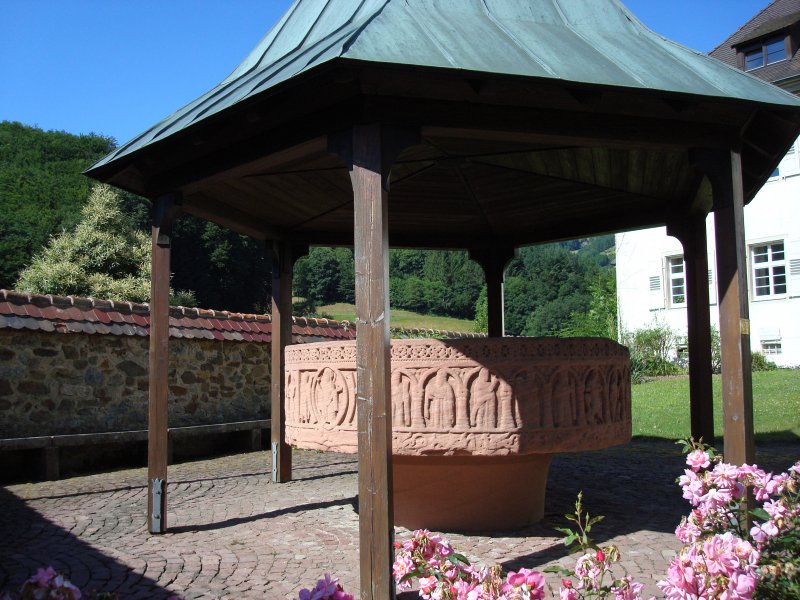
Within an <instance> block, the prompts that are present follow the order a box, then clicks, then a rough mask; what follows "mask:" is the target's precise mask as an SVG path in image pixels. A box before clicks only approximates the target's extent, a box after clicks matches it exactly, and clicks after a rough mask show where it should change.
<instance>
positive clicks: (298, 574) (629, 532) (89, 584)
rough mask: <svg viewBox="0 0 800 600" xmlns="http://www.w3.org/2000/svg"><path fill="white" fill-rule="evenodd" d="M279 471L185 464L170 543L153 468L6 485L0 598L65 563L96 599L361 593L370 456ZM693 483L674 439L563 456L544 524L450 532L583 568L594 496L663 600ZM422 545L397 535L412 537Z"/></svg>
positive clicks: (542, 562) (463, 544)
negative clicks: (157, 523) (580, 504)
mask: <svg viewBox="0 0 800 600" xmlns="http://www.w3.org/2000/svg"><path fill="white" fill-rule="evenodd" d="M798 456H800V443H794V444H784V445H777V444H776V445H771V446H767V447H765V448H760V449H759V455H758V457H757V462H758V463H759V465H762V466H765V467H766V468H768V469H772V470H775V469H779V470H783V469H785V468H786V467H788V466H789V465H790V464H791V462H793V461H794V460H796V458H797V457H798ZM269 462H270V453H265V452H257V453H248V454H239V455H234V456H226V457H220V458H215V459H210V460H203V461H196V462H192V463H184V464H179V465H174V466H171V467H170V469H169V485H168V491H169V494H168V501H169V506H168V510H167V515H168V522H169V524H170V527H171V528H172V529H171V530H170V532H169V533H167V534H165V535H160V536H156V535H150V534H149V533H148V532H147V530H146V523H145V518H144V511H145V510H146V501H147V497H146V492H147V490H146V487H145V486H144V485H143V483H144V482H145V481H146V476H147V475H146V471H145V470H144V469H131V470H124V471H116V472H112V473H101V474H96V475H89V476H83V477H76V478H71V479H63V480H59V481H51V482H42V483H35V484H22V485H14V486H8V487H5V488H0V589H16V588H18V587H19V585H20V584H21V582H22V581H24V580H25V579H26V578H27V577H29V576H30V575H32V574H33V573H35V571H36V569H37V568H38V567H41V566H46V565H47V564H52V565H53V566H54V567H56V568H58V569H60V570H62V571H63V572H64V573H65V574H66V575H67V576H68V577H71V578H74V579H75V580H76V581H79V582H80V584H81V585H82V586H83V588H84V589H86V590H90V589H95V590H97V591H116V592H118V593H119V594H120V596H121V598H125V599H127V598H153V599H165V598H167V597H169V596H170V595H172V594H179V595H180V596H181V597H182V598H186V599H189V598H236V599H239V598H260V599H262V600H263V599H268V600H272V599H279V598H292V599H296V598H297V592H298V590H299V589H300V588H302V587H311V586H312V585H313V584H314V583H315V582H316V580H317V579H318V578H319V577H320V576H321V575H322V574H323V572H325V571H328V572H331V573H333V574H334V575H335V576H338V577H339V578H340V580H341V581H342V583H343V584H344V585H345V587H346V589H347V590H348V591H350V592H351V593H354V594H357V592H358V586H359V582H358V575H359V568H358V515H357V514H356V513H355V512H354V508H353V507H354V504H355V499H356V494H357V487H358V486H357V484H358V481H357V460H356V457H354V456H349V455H342V454H325V453H318V452H306V451H295V452H294V474H295V477H296V478H295V480H294V481H291V482H289V483H285V484H274V483H272V482H271V481H270V472H271V467H270V464H269ZM680 472H682V457H681V456H680V455H679V454H678V448H677V447H676V446H674V445H673V444H670V443H665V442H663V443H660V442H643V441H636V442H632V443H631V444H628V445H626V446H623V447H619V448H613V449H609V450H604V451H600V452H587V453H581V454H565V455H559V456H556V457H555V458H554V460H553V464H552V466H551V469H550V478H549V482H548V492H547V504H546V507H545V519H544V520H543V521H542V522H541V523H539V524H537V525H534V526H531V527H527V528H525V529H522V530H519V531H515V532H511V533H509V532H480V533H478V534H474V535H467V534H463V533H458V532H443V533H444V535H445V536H446V537H447V538H448V539H449V540H450V541H451V543H452V544H453V545H454V546H455V547H456V548H457V549H458V550H459V551H461V552H462V553H463V554H465V555H466V556H468V557H470V559H472V560H474V561H476V562H478V563H482V564H486V563H487V562H490V561H498V562H500V563H501V564H503V565H504V566H505V567H506V568H509V569H518V568H519V567H522V566H525V567H529V568H543V567H544V566H546V565H549V564H556V563H558V564H562V565H566V566H571V565H572V564H574V562H573V561H574V558H575V557H574V556H569V555H568V553H567V549H566V548H565V547H564V545H563V544H562V543H561V539H560V534H558V533H557V532H556V531H555V530H554V527H558V526H562V525H564V524H565V522H564V519H563V515H564V513H568V512H572V509H573V505H574V502H575V497H576V495H577V493H578V491H581V490H582V491H583V493H584V505H585V507H586V508H587V509H588V510H589V512H590V513H592V514H604V515H606V519H605V520H604V521H603V522H602V523H600V524H599V525H597V526H596V528H595V529H594V530H593V534H594V537H595V540H596V541H597V542H598V543H601V544H608V543H613V544H616V545H617V546H618V547H619V548H620V550H621V552H622V557H623V561H622V562H621V563H620V565H619V572H620V574H623V573H625V574H629V575H631V576H633V577H634V578H635V579H637V580H640V581H642V582H644V583H646V592H647V593H648V594H657V593H658V589H657V588H656V586H655V583H656V581H658V580H659V579H661V578H662V577H663V576H664V574H665V572H666V568H667V565H668V564H669V560H670V559H671V557H672V556H673V555H674V553H675V552H676V551H677V549H678V548H679V544H678V542H677V540H676V539H675V536H674V530H675V526H676V525H677V524H678V522H679V520H680V517H681V516H682V515H683V514H684V513H685V512H687V508H688V505H686V504H685V501H683V500H682V499H681V494H680V491H679V490H678V488H677V486H676V485H675V483H674V480H675V477H676V476H677V475H678V474H680ZM487 510H497V511H501V510H502V506H496V507H493V506H487ZM409 536H410V532H408V531H407V530H405V529H403V528H397V531H396V537H397V539H398V540H403V539H407V538H408V537H409ZM549 582H550V584H551V585H557V582H558V578H551V579H549Z"/></svg>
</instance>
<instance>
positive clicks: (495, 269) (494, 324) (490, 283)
mask: <svg viewBox="0 0 800 600" xmlns="http://www.w3.org/2000/svg"><path fill="white" fill-rule="evenodd" d="M469 257H470V259H472V260H474V261H475V262H477V263H478V264H479V265H480V266H481V268H483V274H484V276H485V277H486V305H487V306H486V309H487V310H486V312H487V317H488V319H487V321H488V323H487V325H488V330H489V331H488V334H489V337H503V335H504V334H505V331H504V330H503V329H504V327H503V324H504V321H503V308H504V307H503V279H504V273H505V270H506V266H507V265H508V263H509V261H510V260H511V259H512V258H514V248H513V247H512V246H491V247H478V248H470V251H469Z"/></svg>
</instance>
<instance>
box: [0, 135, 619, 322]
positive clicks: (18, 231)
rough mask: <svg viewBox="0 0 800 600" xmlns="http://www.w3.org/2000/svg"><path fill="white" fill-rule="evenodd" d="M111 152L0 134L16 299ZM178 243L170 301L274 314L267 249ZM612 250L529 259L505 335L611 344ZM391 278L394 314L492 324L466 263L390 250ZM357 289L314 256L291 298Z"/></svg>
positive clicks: (515, 283)
mask: <svg viewBox="0 0 800 600" xmlns="http://www.w3.org/2000/svg"><path fill="white" fill-rule="evenodd" d="M113 147H114V141H113V140H112V139H111V138H107V137H104V136H102V135H82V136H75V135H71V134H68V133H64V132H57V131H42V130H41V129H38V128H35V127H28V126H25V125H21V124H19V123H10V122H3V123H0V287H5V288H14V287H15V286H16V284H17V281H18V278H19V274H20V272H21V271H22V269H23V268H24V267H26V266H28V265H30V264H31V263H32V262H33V259H34V257H35V256H37V255H40V254H42V253H43V251H44V248H45V246H46V245H47V242H48V240H49V239H50V238H51V237H54V236H56V235H58V234H61V233H62V232H64V231H72V230H73V228H75V227H76V225H77V223H78V220H79V218H80V216H81V209H82V208H83V207H84V205H85V204H86V202H87V200H88V198H89V191H90V188H91V185H92V181H91V180H89V179H88V178H87V177H85V176H84V175H82V171H83V170H84V169H85V168H86V167H88V166H89V165H91V164H92V163H93V162H94V161H95V160H97V159H99V158H100V157H102V156H103V155H104V154H106V153H107V152H109V151H110V150H111V149H112V148H113ZM119 201H120V202H121V210H122V212H123V213H124V217H125V219H128V220H129V222H130V224H131V226H132V227H133V228H134V229H138V230H140V231H141V232H144V233H147V234H148V235H149V206H150V205H149V202H148V201H147V200H145V199H143V198H139V197H137V196H135V195H132V194H128V193H124V192H122V193H120V194H119ZM84 218H89V217H88V216H85V217H84ZM85 228H86V227H85V226H84V230H85ZM67 237H69V236H67ZM173 240H174V242H173V251H172V270H173V273H174V276H173V279H172V287H173V289H175V290H185V291H187V292H190V293H193V294H194V297H195V298H196V301H197V304H198V305H199V306H202V307H205V308H215V309H225V310H232V311H245V312H260V311H268V310H269V308H270V306H269V292H270V267H269V264H268V262H267V260H266V254H265V252H264V246H263V244H262V243H261V242H257V241H255V240H253V239H250V238H247V237H244V236H240V235H237V234H235V233H232V232H230V231H228V230H225V229H222V228H220V227H218V226H216V225H214V224H211V223H207V222H204V221H200V220H197V219H194V218H192V217H188V216H185V217H183V218H181V219H180V220H179V221H178V223H177V224H176V226H175V233H174V237H173ZM613 244H614V240H613V236H604V237H600V238H594V239H592V240H574V241H571V242H562V243H557V244H548V245H542V246H532V247H527V248H521V249H520V250H519V252H518V256H517V258H515V259H514V260H513V261H512V262H511V263H510V264H509V266H508V269H507V271H506V284H505V306H506V316H505V326H506V333H507V334H509V335H557V334H572V335H589V334H594V335H608V333H606V332H607V331H608V330H609V328H613V325H614V322H615V319H614V315H615V313H616V309H615V304H614V303H615V297H614V271H613V267H612V266H611V264H610V261H611V258H613V256H612V257H610V256H609V252H612V253H613ZM51 262H52V261H51ZM39 264H40V265H47V264H50V263H48V262H47V261H44V262H40V263H39ZM62 268H64V267H63V265H62ZM45 270H46V269H45ZM44 275H45V276H43V275H42V274H40V275H39V279H40V280H47V279H48V278H47V277H46V274H44ZM390 277H391V298H390V301H391V304H392V306H393V307H395V308H400V309H406V310H410V311H415V312H419V313H425V314H435V315H443V316H452V317H458V318H462V319H470V320H471V319H476V318H477V321H478V323H479V324H480V323H481V322H482V319H485V286H484V277H483V271H482V270H481V268H480V267H479V266H478V265H477V264H476V263H474V262H472V261H470V260H469V259H468V257H467V253H466V252H434V251H426V250H392V251H391V254H390ZM354 278H355V275H354V266H353V252H352V250H351V249H349V248H312V249H311V252H310V254H309V256H308V257H306V258H303V259H301V260H300V261H298V263H297V265H296V267H295V289H294V294H295V296H297V297H300V298H302V299H303V300H304V302H303V304H304V306H303V308H304V309H305V311H306V312H307V313H308V312H310V313H313V311H314V306H320V305H324V304H331V303H337V302H344V303H352V302H354V297H355V294H354V285H355V282H354ZM51 279H52V278H51ZM67 287H68V286H67ZM56 289H57V290H58V291H53V292H51V293H63V290H64V289H66V288H65V287H64V285H63V282H61V284H60V285H59V286H58V287H57V288H56ZM109 289H110V288H109ZM116 289H124V287H122V288H116ZM75 293H79V292H75ZM190 296H191V294H189V295H187V296H184V297H190ZM476 309H477V315H476Z"/></svg>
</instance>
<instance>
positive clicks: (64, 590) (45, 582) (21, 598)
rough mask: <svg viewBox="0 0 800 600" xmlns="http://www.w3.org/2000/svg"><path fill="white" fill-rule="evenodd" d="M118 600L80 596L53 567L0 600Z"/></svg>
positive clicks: (98, 594) (112, 595)
mask: <svg viewBox="0 0 800 600" xmlns="http://www.w3.org/2000/svg"><path fill="white" fill-rule="evenodd" d="M81 598H84V599H85V600H119V595H118V594H115V593H113V592H97V591H95V590H92V591H91V592H89V594H88V595H83V594H81V591H80V590H79V589H78V588H77V587H75V586H74V585H73V584H72V582H70V581H69V580H68V579H67V578H66V577H64V575H62V574H61V573H58V572H57V571H56V570H55V569H53V567H47V568H44V569H38V570H37V571H36V575H34V576H33V577H31V578H30V579H28V580H27V581H26V582H25V583H23V584H22V587H21V588H20V590H19V593H17V594H12V593H10V592H4V593H2V594H0V600H80V599H81ZM167 600H181V599H180V597H179V596H170V597H169V598H167Z"/></svg>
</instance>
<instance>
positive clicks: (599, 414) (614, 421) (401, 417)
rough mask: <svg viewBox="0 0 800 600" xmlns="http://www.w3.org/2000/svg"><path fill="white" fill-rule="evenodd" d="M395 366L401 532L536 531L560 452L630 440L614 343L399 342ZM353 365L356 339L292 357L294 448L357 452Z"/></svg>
mask: <svg viewBox="0 0 800 600" xmlns="http://www.w3.org/2000/svg"><path fill="white" fill-rule="evenodd" d="M391 359H392V379H391V389H392V411H391V416H392V453H393V455H394V460H393V461H392V462H393V473H394V474H393V479H394V514H395V523H396V524H398V525H403V526H405V527H408V528H411V529H415V528H420V527H429V528H433V529H440V530H464V531H466V530H486V529H495V530H498V529H514V528H517V527H522V526H525V525H528V524H530V523H533V522H535V521H538V520H539V519H541V518H542V515H543V512H544V495H545V489H546V485H547V473H548V470H549V466H550V459H551V457H552V454H553V453H554V452H562V451H576V450H595V449H598V448H605V447H607V446H612V445H614V444H621V443H625V442H627V441H628V440H629V439H630V436H631V386H630V359H629V357H628V350H627V349H626V348H624V347H623V346H620V345H619V344H616V343H614V342H612V341H610V340H606V339H600V338H569V339H557V338H497V339H468V340H420V339H417V340H393V341H392V347H391ZM355 362H356V348H355V342H353V341H349V342H348V341H345V342H320V343H314V344H302V345H296V346H289V347H288V348H287V349H286V404H287V406H286V415H287V416H286V437H287V440H288V441H289V443H291V444H294V445H296V446H299V447H301V448H310V449H316V450H332V451H338V452H352V453H354V452H357V451H358V440H357V420H356V410H357V409H358V407H357V406H356V401H355V389H356V385H355V384H356V364H355ZM476 481H479V482H480V485H475V482H476ZM491 506H502V507H503V509H502V510H499V511H495V510H487V508H489V507H491Z"/></svg>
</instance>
